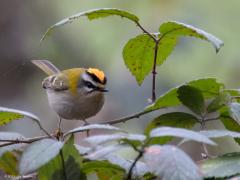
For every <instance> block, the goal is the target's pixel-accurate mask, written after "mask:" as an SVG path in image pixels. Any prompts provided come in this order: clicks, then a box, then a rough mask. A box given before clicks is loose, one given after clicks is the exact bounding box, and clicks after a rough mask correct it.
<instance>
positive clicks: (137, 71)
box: [123, 34, 155, 85]
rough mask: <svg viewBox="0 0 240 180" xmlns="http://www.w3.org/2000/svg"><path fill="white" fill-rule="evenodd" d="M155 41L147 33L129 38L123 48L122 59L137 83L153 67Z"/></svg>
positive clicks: (139, 82)
mask: <svg viewBox="0 0 240 180" xmlns="http://www.w3.org/2000/svg"><path fill="white" fill-rule="evenodd" d="M154 48H155V42H154V40H153V39H152V38H151V37H149V36H148V35H147V34H141V35H138V36H136V37H135V38H133V39H130V40H129V41H128V42H127V44H126V45H125V46H124V49H123V59H124V62H125V64H126V66H127V67H128V69H129V70H130V71H131V73H132V74H133V76H135V78H136V80H137V82H138V84H139V85H141V84H142V82H143V80H144V78H145V77H146V75H148V74H149V72H150V71H151V69H152V68H153V59H154Z"/></svg>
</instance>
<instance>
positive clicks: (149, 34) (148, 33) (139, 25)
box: [136, 22, 157, 42]
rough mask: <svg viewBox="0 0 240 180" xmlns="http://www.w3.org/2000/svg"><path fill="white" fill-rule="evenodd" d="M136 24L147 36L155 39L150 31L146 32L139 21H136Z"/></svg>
mask: <svg viewBox="0 0 240 180" xmlns="http://www.w3.org/2000/svg"><path fill="white" fill-rule="evenodd" d="M136 24H137V26H138V27H139V28H140V29H141V30H142V31H143V32H144V33H146V34H147V35H148V36H150V37H151V38H152V39H153V40H154V41H155V42H156V41H157V39H156V38H155V37H154V35H152V34H151V33H150V32H148V31H147V30H146V29H145V28H144V27H143V26H142V25H141V24H140V23H139V22H136Z"/></svg>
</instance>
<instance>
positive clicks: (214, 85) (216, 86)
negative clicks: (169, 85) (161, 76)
mask: <svg viewBox="0 0 240 180" xmlns="http://www.w3.org/2000/svg"><path fill="white" fill-rule="evenodd" d="M184 85H187V86H191V87H194V88H197V89H199V90H200V91H201V92H202V94H203V97H204V98H205V99H209V98H213V97H216V96H218V95H219V92H220V91H221V90H222V89H223V87H224V85H223V84H222V83H219V82H217V80H216V79H214V78H206V79H198V80H193V81H190V82H188V83H185V84H183V85H181V86H184ZM181 86H179V87H176V88H173V89H171V90H170V91H168V92H167V93H165V94H163V95H162V96H160V97H159V98H158V99H157V100H156V102H155V103H154V104H152V105H150V106H148V107H147V108H146V109H145V111H149V110H155V109H160V108H164V107H169V106H177V105H180V104H181V101H180V100H179V99H178V94H177V91H178V88H180V87H181Z"/></svg>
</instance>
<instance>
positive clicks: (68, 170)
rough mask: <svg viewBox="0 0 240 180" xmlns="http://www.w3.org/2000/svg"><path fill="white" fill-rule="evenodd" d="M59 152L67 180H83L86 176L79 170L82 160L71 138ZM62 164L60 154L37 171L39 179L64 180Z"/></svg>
mask: <svg viewBox="0 0 240 180" xmlns="http://www.w3.org/2000/svg"><path fill="white" fill-rule="evenodd" d="M61 152H62V155H63V159H64V167H65V174H66V176H67V179H71V180H79V179H81V180H85V179H86V175H85V174H84V173H83V171H82V169H81V168H82V161H83V159H82V157H81V156H80V154H79V152H78V150H77V149H76V147H75V145H74V138H73V136H71V137H70V138H69V140H68V141H67V142H66V143H65V144H64V146H63V148H62V150H61ZM62 163H63V162H62V158H61V156H60V154H58V155H57V156H56V157H55V158H54V159H52V160H51V161H50V162H48V163H47V164H45V165H44V166H42V167H41V168H40V169H39V170H38V175H39V179H40V180H49V179H58V180H65V179H64V171H63V164H62Z"/></svg>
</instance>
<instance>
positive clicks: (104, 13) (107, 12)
mask: <svg viewBox="0 0 240 180" xmlns="http://www.w3.org/2000/svg"><path fill="white" fill-rule="evenodd" d="M114 15H116V16H120V17H123V18H127V19H129V20H131V21H133V22H135V23H137V22H138V21H139V19H138V17H137V16H135V15H134V14H132V13H129V12H127V11H124V10H120V9H115V8H103V9H93V10H90V11H85V12H81V13H77V14H74V15H72V16H70V17H67V18H65V19H63V20H61V21H59V22H57V23H56V24H54V25H52V26H51V27H50V28H49V29H48V30H47V32H46V33H45V34H44V36H43V37H42V39H41V41H43V40H44V39H45V38H46V37H47V36H48V35H49V34H50V33H52V32H53V30H54V29H55V28H57V27H60V26H63V25H65V24H68V23H71V22H73V21H75V20H77V19H78V18H80V17H82V16H86V17H87V18H88V19H89V20H93V19H98V18H104V17H108V16H114Z"/></svg>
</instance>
